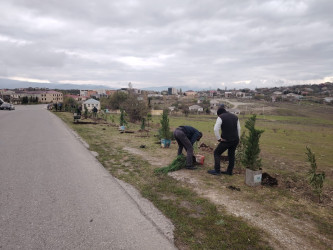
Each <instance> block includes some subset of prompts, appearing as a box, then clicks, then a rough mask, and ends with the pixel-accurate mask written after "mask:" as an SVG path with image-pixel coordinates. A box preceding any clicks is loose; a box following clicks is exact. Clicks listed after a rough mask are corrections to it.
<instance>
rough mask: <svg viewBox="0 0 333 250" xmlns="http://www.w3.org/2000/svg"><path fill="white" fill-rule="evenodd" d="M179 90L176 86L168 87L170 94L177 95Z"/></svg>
mask: <svg viewBox="0 0 333 250" xmlns="http://www.w3.org/2000/svg"><path fill="white" fill-rule="evenodd" d="M177 94H178V91H177V89H176V88H168V95H177Z"/></svg>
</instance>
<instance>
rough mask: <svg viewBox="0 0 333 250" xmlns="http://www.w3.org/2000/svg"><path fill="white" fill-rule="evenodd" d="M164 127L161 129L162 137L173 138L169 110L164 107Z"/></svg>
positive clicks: (162, 122)
mask: <svg viewBox="0 0 333 250" xmlns="http://www.w3.org/2000/svg"><path fill="white" fill-rule="evenodd" d="M160 123H161V125H162V128H161V129H160V130H159V133H160V137H161V139H169V140H170V139H171V138H172V132H171V131H170V125H169V117H168V110H167V109H164V110H163V114H162V119H161V121H160Z"/></svg>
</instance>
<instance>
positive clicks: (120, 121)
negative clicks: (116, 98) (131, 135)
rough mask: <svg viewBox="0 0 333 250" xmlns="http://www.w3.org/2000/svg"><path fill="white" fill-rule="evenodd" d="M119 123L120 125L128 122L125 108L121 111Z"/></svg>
mask: <svg viewBox="0 0 333 250" xmlns="http://www.w3.org/2000/svg"><path fill="white" fill-rule="evenodd" d="M119 124H120V126H125V125H126V124H127V122H126V120H125V111H124V110H123V109H122V110H121V111H120V119H119Z"/></svg>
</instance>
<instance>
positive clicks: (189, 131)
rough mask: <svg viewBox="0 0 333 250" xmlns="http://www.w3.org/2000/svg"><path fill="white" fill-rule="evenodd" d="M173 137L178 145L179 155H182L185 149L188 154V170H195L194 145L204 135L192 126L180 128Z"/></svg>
mask: <svg viewBox="0 0 333 250" xmlns="http://www.w3.org/2000/svg"><path fill="white" fill-rule="evenodd" d="M173 135H174V137H175V139H176V140H177V143H178V155H180V154H181V153H182V151H183V148H185V150H186V152H187V156H186V168H187V169H195V168H194V166H193V144H194V143H195V142H196V141H199V140H200V139H201V137H202V133H201V132H200V131H198V130H197V129H195V128H193V127H191V126H180V127H178V128H176V130H175V131H174V132H173Z"/></svg>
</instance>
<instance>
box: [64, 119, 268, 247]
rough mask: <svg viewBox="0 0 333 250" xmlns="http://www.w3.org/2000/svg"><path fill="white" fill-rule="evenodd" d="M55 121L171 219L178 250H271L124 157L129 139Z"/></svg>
mask: <svg viewBox="0 0 333 250" xmlns="http://www.w3.org/2000/svg"><path fill="white" fill-rule="evenodd" d="M57 115H58V116H59V117H61V118H62V119H63V120H64V121H65V122H66V123H67V124H68V125H69V126H70V127H72V128H73V129H75V130H76V131H77V132H78V133H79V134H80V136H81V137H82V138H84V139H85V140H86V141H87V142H88V144H89V145H90V150H92V151H96V152H98V153H99V156H98V160H99V161H100V162H101V163H102V164H103V165H104V166H105V168H106V169H108V170H109V171H110V173H112V175H114V176H115V177H117V178H120V179H122V180H124V181H126V182H128V183H130V184H132V185H133V186H135V187H136V188H137V189H138V190H139V191H140V192H141V194H142V195H143V196H144V197H146V198H148V199H149V200H151V201H152V202H153V203H154V204H155V206H156V207H157V208H158V209H160V210H161V211H162V212H163V213H164V214H165V215H166V216H167V217H168V218H170V219H171V221H172V222H173V224H174V225H175V232H174V233H175V243H176V245H177V246H178V247H179V248H180V249H231V248H233V249H271V248H270V247H269V244H268V243H267V242H266V241H265V240H264V238H266V237H267V236H265V233H264V232H262V231H261V230H259V229H257V228H255V227H253V226H250V225H248V224H247V223H246V222H244V221H243V220H242V219H240V218H238V217H234V216H231V215H228V214H227V213H226V212H225V211H224V210H223V209H222V208H221V207H217V206H216V205H214V204H212V203H211V202H209V201H208V200H206V199H203V198H201V197H199V196H198V195H197V194H196V193H194V192H193V191H192V190H191V189H190V188H188V187H186V186H184V185H182V184H181V183H179V182H178V181H176V180H174V179H173V178H171V177H169V176H167V175H156V174H154V169H155V167H153V166H151V165H150V164H149V163H148V162H147V161H146V160H144V159H142V158H140V157H137V156H134V155H131V154H130V153H128V152H126V151H124V150H123V149H122V148H123V146H124V145H126V144H127V143H129V142H130V141H132V139H133V137H132V138H131V135H126V134H119V132H118V131H117V129H116V128H114V127H106V126H105V125H73V124H72V122H71V121H72V120H71V115H70V114H67V113H57ZM133 126H136V125H133ZM131 127H132V125H131ZM141 140H142V139H141ZM136 143H137V145H138V144H139V143H138V142H136ZM151 145H152V144H151ZM155 147H157V148H159V147H158V146H155ZM160 150H161V149H160Z"/></svg>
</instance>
